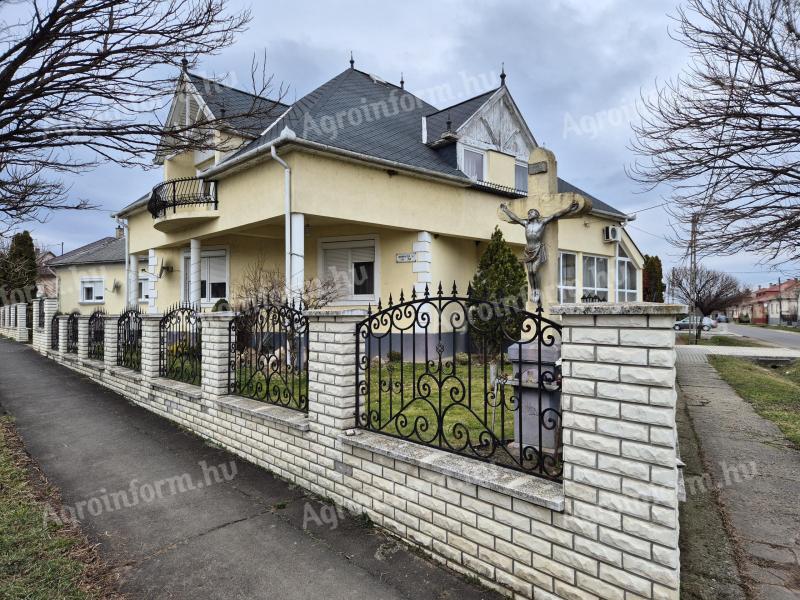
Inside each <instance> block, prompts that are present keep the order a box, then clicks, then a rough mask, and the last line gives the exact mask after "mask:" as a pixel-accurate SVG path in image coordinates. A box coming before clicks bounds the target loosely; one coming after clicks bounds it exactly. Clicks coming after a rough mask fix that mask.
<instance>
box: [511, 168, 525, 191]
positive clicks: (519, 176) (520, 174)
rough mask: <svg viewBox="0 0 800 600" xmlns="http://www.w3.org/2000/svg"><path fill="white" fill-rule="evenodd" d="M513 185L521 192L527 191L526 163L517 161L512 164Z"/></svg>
mask: <svg viewBox="0 0 800 600" xmlns="http://www.w3.org/2000/svg"><path fill="white" fill-rule="evenodd" d="M514 187H515V188H516V189H518V190H521V191H523V192H527V191H528V165H527V164H526V163H519V162H518V163H517V164H516V165H515V166H514Z"/></svg>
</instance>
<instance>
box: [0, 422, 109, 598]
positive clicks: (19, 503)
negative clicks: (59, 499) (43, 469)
mask: <svg viewBox="0 0 800 600" xmlns="http://www.w3.org/2000/svg"><path fill="white" fill-rule="evenodd" d="M25 460H26V459H25V455H24V451H23V450H22V448H21V447H20V444H19V441H18V438H17V437H16V436H15V435H14V433H13V429H12V427H11V419H10V418H8V417H0V598H4V599H8V600H11V599H19V600H22V599H25V600H39V599H41V600H49V599H51V598H58V599H86V598H100V597H102V595H101V594H100V593H99V592H98V591H97V589H98V587H97V585H96V584H95V583H91V580H92V579H94V577H95V575H96V574H92V572H91V571H92V569H96V568H97V566H98V565H97V564H95V565H93V566H89V563H90V562H93V561H95V556H94V550H93V549H92V548H90V547H89V546H88V545H87V544H86V542H85V541H84V540H82V539H81V538H80V537H79V536H78V534H77V533H76V532H75V531H73V530H70V529H67V528H65V527H63V526H62V525H60V524H57V523H56V522H55V521H54V519H47V520H46V521H45V519H44V514H45V509H46V506H47V505H46V504H45V502H44V500H45V499H48V500H49V499H50V493H48V492H45V491H43V490H40V489H38V488H35V487H34V486H33V485H32V484H31V479H30V478H29V471H28V469H26V465H25Z"/></svg>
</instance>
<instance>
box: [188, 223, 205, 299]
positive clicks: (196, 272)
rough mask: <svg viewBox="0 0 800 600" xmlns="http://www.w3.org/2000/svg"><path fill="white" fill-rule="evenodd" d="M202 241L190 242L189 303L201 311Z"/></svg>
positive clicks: (194, 240)
mask: <svg viewBox="0 0 800 600" xmlns="http://www.w3.org/2000/svg"><path fill="white" fill-rule="evenodd" d="M201 260H202V259H201V257H200V240H197V239H191V240H189V302H191V303H192V305H193V306H195V307H197V309H198V310H199V309H200V261H201Z"/></svg>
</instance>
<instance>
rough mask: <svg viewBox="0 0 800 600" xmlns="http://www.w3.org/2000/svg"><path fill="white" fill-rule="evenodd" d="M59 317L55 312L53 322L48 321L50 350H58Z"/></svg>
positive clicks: (59, 314)
mask: <svg viewBox="0 0 800 600" xmlns="http://www.w3.org/2000/svg"><path fill="white" fill-rule="evenodd" d="M60 316H61V313H60V312H57V311H56V314H54V315H53V320H52V321H50V349H51V350H58V334H59V332H58V317H60Z"/></svg>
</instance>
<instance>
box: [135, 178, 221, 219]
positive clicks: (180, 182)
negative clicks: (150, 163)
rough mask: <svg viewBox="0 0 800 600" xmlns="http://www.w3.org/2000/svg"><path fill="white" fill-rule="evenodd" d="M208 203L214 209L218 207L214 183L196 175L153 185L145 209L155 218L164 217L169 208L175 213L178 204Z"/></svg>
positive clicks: (199, 204) (195, 204) (200, 204)
mask: <svg viewBox="0 0 800 600" xmlns="http://www.w3.org/2000/svg"><path fill="white" fill-rule="evenodd" d="M209 205H211V206H213V207H214V210H216V209H217V208H218V202H217V187H216V184H215V183H214V182H213V181H203V180H202V179H199V178H197V177H184V178H181V179H170V180H168V181H163V182H161V183H159V184H158V185H157V186H155V187H154V188H153V192H152V193H151V194H150V201H149V202H148V203H147V210H149V211H150V214H151V215H153V218H154V219H157V218H159V217H165V216H166V215H167V213H168V212H169V211H170V210H171V211H172V212H173V213H176V212H177V210H178V207H179V206H209Z"/></svg>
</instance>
